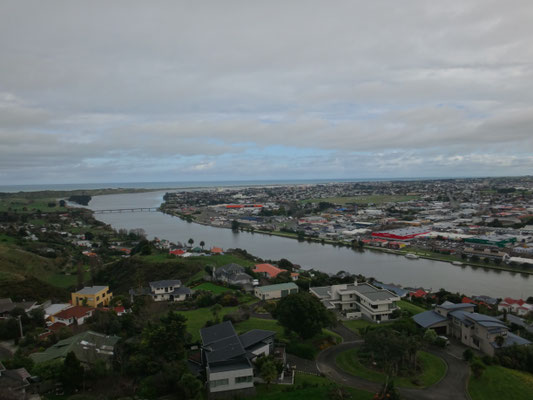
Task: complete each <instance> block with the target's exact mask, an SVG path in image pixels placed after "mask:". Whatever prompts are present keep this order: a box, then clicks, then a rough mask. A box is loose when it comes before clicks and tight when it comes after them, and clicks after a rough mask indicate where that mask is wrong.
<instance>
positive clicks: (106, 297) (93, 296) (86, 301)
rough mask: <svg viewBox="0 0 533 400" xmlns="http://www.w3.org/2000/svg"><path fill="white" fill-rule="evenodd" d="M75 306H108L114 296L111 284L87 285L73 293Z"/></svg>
mask: <svg viewBox="0 0 533 400" xmlns="http://www.w3.org/2000/svg"><path fill="white" fill-rule="evenodd" d="M71 297H72V305H73V306H88V307H95V308H96V307H107V306H108V305H109V302H110V301H111V299H112V298H113V293H111V292H110V291H109V286H86V287H84V288H83V289H81V290H79V291H77V292H75V293H72V296H71Z"/></svg>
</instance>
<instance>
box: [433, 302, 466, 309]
mask: <svg viewBox="0 0 533 400" xmlns="http://www.w3.org/2000/svg"><path fill="white" fill-rule="evenodd" d="M474 306H475V305H474V304H470V303H457V304H455V303H452V302H450V301H445V302H444V303H442V304H441V305H439V306H437V307H440V308H444V309H445V310H459V309H462V308H472V307H474Z"/></svg>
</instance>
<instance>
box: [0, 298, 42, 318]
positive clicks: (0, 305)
mask: <svg viewBox="0 0 533 400" xmlns="http://www.w3.org/2000/svg"><path fill="white" fill-rule="evenodd" d="M15 308H22V309H23V310H24V311H25V312H29V311H31V310H32V309H34V308H37V302H36V301H22V302H13V301H11V299H10V298H5V299H0V316H1V317H7V316H8V314H9V313H10V312H11V311H13V310H14V309H15Z"/></svg>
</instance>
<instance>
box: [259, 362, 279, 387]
mask: <svg viewBox="0 0 533 400" xmlns="http://www.w3.org/2000/svg"><path fill="white" fill-rule="evenodd" d="M260 373H261V377H262V378H263V379H264V381H265V382H266V384H267V387H268V386H269V385H270V384H271V383H272V382H274V381H275V380H276V379H277V378H278V369H277V368H276V364H275V363H274V362H273V361H271V360H266V361H265V362H264V363H263V364H262V365H261V371H260Z"/></svg>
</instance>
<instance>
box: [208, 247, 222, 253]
mask: <svg viewBox="0 0 533 400" xmlns="http://www.w3.org/2000/svg"><path fill="white" fill-rule="evenodd" d="M222 252H223V250H222V248H221V247H211V253H222Z"/></svg>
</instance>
